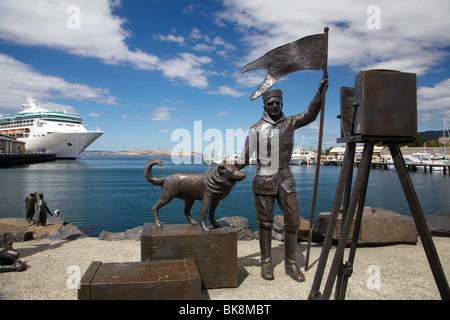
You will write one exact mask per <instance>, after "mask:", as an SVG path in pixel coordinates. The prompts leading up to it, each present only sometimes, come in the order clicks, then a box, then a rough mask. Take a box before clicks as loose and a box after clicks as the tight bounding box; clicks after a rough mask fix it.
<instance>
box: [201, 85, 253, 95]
mask: <svg viewBox="0 0 450 320" xmlns="http://www.w3.org/2000/svg"><path fill="white" fill-rule="evenodd" d="M208 94H221V95H228V96H232V97H235V98H239V97H242V96H244V95H245V93H242V92H239V91H237V90H235V89H233V88H231V87H229V86H219V87H218V88H217V90H209V91H208Z"/></svg>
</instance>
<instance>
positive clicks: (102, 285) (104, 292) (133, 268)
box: [78, 258, 202, 300]
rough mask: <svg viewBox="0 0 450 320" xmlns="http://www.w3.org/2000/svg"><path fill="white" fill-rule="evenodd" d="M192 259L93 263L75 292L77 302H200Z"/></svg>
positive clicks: (199, 290) (197, 281) (198, 278)
mask: <svg viewBox="0 0 450 320" xmlns="http://www.w3.org/2000/svg"><path fill="white" fill-rule="evenodd" d="M201 298H202V297H201V279H200V274H199V273H198V270H197V267H196V265H195V262H194V259H192V258H187V259H184V260H172V261H158V262H154V261H147V262H121V263H102V262H100V261H94V262H92V263H91V265H90V266H89V268H88V269H87V270H86V272H85V274H84V275H83V277H82V279H81V281H80V288H79V289H78V299H79V300H200V299H201Z"/></svg>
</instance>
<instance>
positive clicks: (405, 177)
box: [389, 143, 450, 300]
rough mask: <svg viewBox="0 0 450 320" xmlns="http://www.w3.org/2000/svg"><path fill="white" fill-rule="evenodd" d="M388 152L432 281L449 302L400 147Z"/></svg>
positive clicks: (447, 292)
mask: <svg viewBox="0 0 450 320" xmlns="http://www.w3.org/2000/svg"><path fill="white" fill-rule="evenodd" d="M389 150H390V151H391V154H392V158H393V159H394V165H395V169H396V171H397V174H398V178H399V180H400V183H401V184H402V187H403V192H404V193H405V196H406V200H407V201H408V205H409V209H410V210H411V214H412V216H413V219H414V223H415V225H416V228H417V232H418V233H419V236H420V240H421V241H422V244H423V248H424V250H425V253H426V255H427V259H428V263H429V264H430V268H431V271H432V272H433V276H434V280H435V281H436V285H437V287H438V289H439V293H440V294H441V298H442V299H444V300H450V290H449V287H448V283H447V279H446V278H445V274H444V271H443V270H442V265H441V262H440V261H439V257H438V254H437V252H436V248H435V246H434V243H433V239H432V238H431V234H430V231H429V230H428V227H427V223H426V221H425V217H424V215H423V211H422V207H421V206H420V203H419V199H418V198H417V194H416V191H415V190H414V186H413V184H412V181H411V178H410V177H409V174H408V171H407V170H406V165H405V161H404V159H403V155H402V152H401V150H400V147H399V146H398V144H396V143H390V144H389Z"/></svg>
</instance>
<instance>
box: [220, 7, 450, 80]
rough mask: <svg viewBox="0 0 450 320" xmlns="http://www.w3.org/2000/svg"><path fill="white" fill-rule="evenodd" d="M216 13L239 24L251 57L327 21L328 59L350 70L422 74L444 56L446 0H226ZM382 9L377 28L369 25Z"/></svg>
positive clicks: (317, 30) (448, 40) (315, 29)
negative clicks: (375, 12) (375, 9)
mask: <svg viewBox="0 0 450 320" xmlns="http://www.w3.org/2000/svg"><path fill="white" fill-rule="evenodd" d="M223 3H224V6H225V7H226V8H227V9H226V10H224V11H223V12H221V13H218V15H217V18H218V19H219V20H221V21H222V23H223V22H224V21H229V22H232V23H233V24H237V25H238V26H239V28H240V29H241V32H242V34H243V35H244V36H243V38H242V41H243V43H245V44H246V45H248V46H249V48H250V53H249V55H248V56H247V57H244V58H243V60H242V63H245V62H249V61H252V60H254V59H256V58H258V57H260V56H261V55H263V54H264V53H266V52H267V51H269V50H270V49H273V48H275V47H277V46H280V45H283V44H285V43H288V42H291V41H294V40H297V39H298V38H301V37H303V36H307V35H310V34H316V33H321V32H323V28H324V26H329V27H330V33H329V34H330V36H329V55H328V57H329V65H330V66H348V67H350V68H352V69H354V70H360V69H363V68H364V69H369V68H391V69H397V70H400V71H405V72H416V73H418V74H424V73H426V72H429V71H430V69H431V68H432V67H433V66H435V65H436V64H438V63H439V62H441V61H442V59H444V57H445V56H447V53H446V52H445V51H444V50H445V47H447V46H448V43H450V33H449V32H446V31H445V30H448V29H449V27H450V23H449V21H450V20H449V19H448V12H450V2H449V1H447V0H430V1H422V0H408V1H406V0H397V1H389V0H381V1H380V0H377V1H369V2H367V1H354V0H341V1H336V0H323V1H321V2H320V3H318V2H314V1H296V0H295V1H294V0H280V1H268V0H247V1H241V0H229V1H223ZM369 5H377V6H378V8H379V9H380V11H379V13H380V15H379V18H380V29H371V28H369V27H368V26H367V24H368V20H370V19H372V18H373V13H371V12H369V13H368V12H367V9H368V7H369Z"/></svg>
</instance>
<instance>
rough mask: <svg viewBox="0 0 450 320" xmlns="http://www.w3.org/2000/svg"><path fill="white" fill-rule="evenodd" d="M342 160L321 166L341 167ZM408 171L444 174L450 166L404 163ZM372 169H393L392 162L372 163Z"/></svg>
mask: <svg viewBox="0 0 450 320" xmlns="http://www.w3.org/2000/svg"><path fill="white" fill-rule="evenodd" d="M342 162H343V161H342V160H326V161H324V162H323V163H322V165H331V166H341V165H342ZM354 164H355V166H356V167H358V166H359V161H355V162H354ZM405 165H406V168H407V169H408V171H417V169H418V167H423V170H424V171H425V172H427V171H429V172H433V171H443V172H444V174H445V173H447V171H449V172H450V164H437V163H405ZM371 167H372V168H381V169H391V168H392V169H394V163H393V162H377V161H372V164H371Z"/></svg>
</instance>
